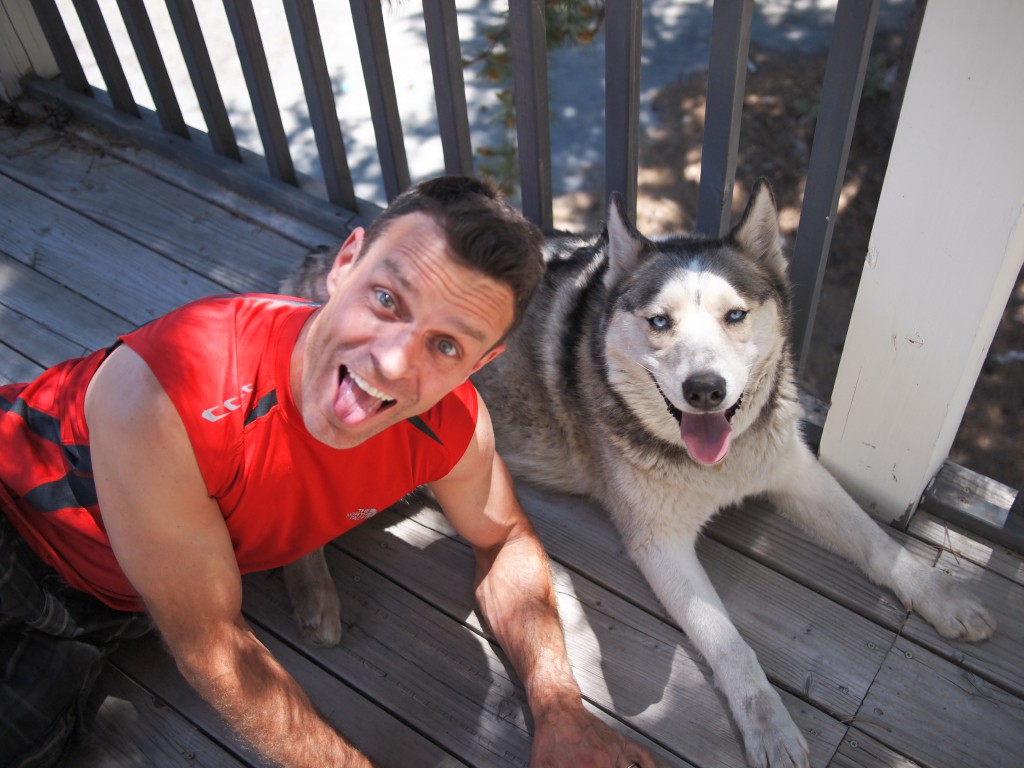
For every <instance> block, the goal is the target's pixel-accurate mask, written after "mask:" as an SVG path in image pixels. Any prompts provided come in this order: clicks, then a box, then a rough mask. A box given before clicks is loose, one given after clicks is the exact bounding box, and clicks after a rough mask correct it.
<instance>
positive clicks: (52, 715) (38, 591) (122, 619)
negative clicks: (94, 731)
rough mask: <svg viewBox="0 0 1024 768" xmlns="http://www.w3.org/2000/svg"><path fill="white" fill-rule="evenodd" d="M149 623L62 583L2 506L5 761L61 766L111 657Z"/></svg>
mask: <svg viewBox="0 0 1024 768" xmlns="http://www.w3.org/2000/svg"><path fill="white" fill-rule="evenodd" d="M4 490H6V489H3V488H0V493H2V492H3V491H4ZM151 626H152V624H151V621H150V619H149V617H148V616H147V615H146V614H143V613H125V612H122V611H116V610H114V609H112V608H109V607H108V606H106V605H104V604H103V603H101V602H100V601H99V600H97V599H95V598H94V597H92V596H90V595H86V594H84V593H82V592H79V591H77V590H75V589H72V588H71V587H69V586H68V585H67V584H66V583H64V581H63V580H62V579H61V578H60V576H59V575H58V574H57V572H56V571H54V570H53V569H52V568H50V567H49V566H47V565H46V564H45V563H43V562H42V561H41V560H40V559H39V557H38V556H36V554H35V553H34V552H33V551H32V550H31V549H30V548H29V546H28V544H26V543H25V541H24V539H22V538H21V536H20V535H19V534H18V532H17V531H16V530H15V529H14V526H13V525H11V523H10V521H9V520H8V519H7V516H6V515H4V514H3V512H2V505H0V744H2V745H3V756H2V758H0V762H3V764H4V765H9V766H12V768H13V767H14V766H17V767H18V768H30V767H31V768H35V767H36V766H49V765H55V764H56V763H57V762H58V761H59V760H60V758H61V757H62V755H63V754H64V753H65V752H66V751H67V749H69V748H70V747H71V746H72V744H73V743H74V740H75V738H76V737H77V736H80V735H81V733H82V732H83V731H84V729H85V728H86V726H87V725H88V724H89V721H90V720H91V717H92V716H93V715H94V714H95V707H96V706H98V704H99V702H90V697H89V694H90V692H91V691H92V688H93V686H94V684H95V683H96V679H97V677H99V674H100V671H101V670H102V667H103V662H104V660H105V659H106V657H107V656H108V655H109V654H110V653H111V652H112V651H113V650H114V649H115V648H116V647H117V643H118V642H119V641H121V640H128V639H132V638H136V637H141V636H142V635H144V634H145V633H146V632H148V631H149V629H150V628H151ZM91 705H92V706H91ZM8 760H9V761H10V762H6V761H8Z"/></svg>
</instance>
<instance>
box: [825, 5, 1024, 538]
mask: <svg viewBox="0 0 1024 768" xmlns="http://www.w3.org/2000/svg"><path fill="white" fill-rule="evenodd" d="M1021 30H1024V2H1021V0H986V2H983V3H967V2H963V0H929V3H928V10H927V12H926V14H925V18H924V23H923V25H922V28H921V36H920V40H919V42H918V47H917V54H916V56H915V59H914V64H913V68H912V70H911V73H910V80H909V82H908V85H907V91H906V97H905V100H904V103H903V110H902V114H901V116H900V122H899V126H898V128H897V131H896V137H895V141H894V144H893V148H892V154H891V157H890V161H889V168H888V172H887V174H886V177H885V184H884V186H883V188H882V194H881V199H880V201H879V207H878V213H877V216H876V218H875V223H874V228H873V230H872V233H871V241H870V245H869V247H868V254H867V262H866V264H865V266H864V271H863V274H862V277H861V283H860V289H859V292H858V294H857V300H856V303H855V305H854V310H853V317H852V320H851V323H850V329H849V332H848V334H847V340H846V346H845V349H844V352H843V358H842V361H841V363H840V366H839V373H838V376H837V379H836V385H835V390H834V391H833V394H832V402H831V407H830V410H829V414H828V418H827V420H826V422H825V429H824V434H823V436H822V440H821V459H822V462H823V463H824V464H825V465H826V466H827V467H828V468H829V469H830V470H831V471H832V472H833V473H834V474H835V476H836V478H837V479H838V480H839V481H840V482H841V483H842V484H843V485H844V486H845V487H846V489H847V490H848V491H849V492H850V493H851V494H853V495H854V496H855V497H856V498H857V499H858V500H859V501H861V502H862V503H863V504H864V505H865V507H866V508H867V509H868V510H869V511H870V512H871V513H872V514H874V515H875V516H877V517H879V518H880V519H883V520H886V521H891V520H895V519H898V518H900V517H901V516H903V515H904V514H906V513H908V512H910V511H912V510H913V509H914V508H915V507H916V506H917V503H918V501H919V500H920V497H921V494H922V492H923V491H924V488H925V486H926V485H927V484H928V482H929V480H930V479H931V478H932V477H933V476H934V475H935V473H936V472H937V471H938V469H939V468H940V467H941V465H942V462H943V461H944V460H945V459H946V457H947V456H948V454H949V448H950V446H951V445H952V443H953V439H954V437H955V436H956V432H957V429H958V428H959V425H960V420H961V419H962V418H963V413H964V409H965V408H966V406H967V401H968V400H969V398H970V396H971V392H972V390H973V389H974V384H975V381H976V380H977V377H978V373H979V372H980V370H981V365H982V363H983V362H984V359H985V355H986V354H987V352H988V348H989V346H990V344H991V343H992V337H993V335H994V334H995V331H996V328H997V326H998V323H999V319H1000V317H1001V315H1002V313H1003V310H1004V308H1005V306H1006V302H1007V299H1008V298H1009V295H1010V291H1011V290H1012V288H1013V285H1014V283H1015V280H1016V277H1017V274H1018V272H1019V271H1020V268H1021V264H1022V262H1024V90H1022V88H1021V83H1022V82H1024V48H1022V47H1021V45H1020V35H1021ZM819 311H821V310H819ZM974 469H976V470H978V471H984V467H977V468H974Z"/></svg>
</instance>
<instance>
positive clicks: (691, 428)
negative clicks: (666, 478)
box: [651, 374, 743, 464]
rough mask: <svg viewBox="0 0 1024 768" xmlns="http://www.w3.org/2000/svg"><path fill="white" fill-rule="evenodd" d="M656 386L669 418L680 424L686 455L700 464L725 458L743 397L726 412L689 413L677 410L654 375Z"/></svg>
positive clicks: (715, 462) (714, 462) (680, 433)
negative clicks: (733, 423)
mask: <svg viewBox="0 0 1024 768" xmlns="http://www.w3.org/2000/svg"><path fill="white" fill-rule="evenodd" d="M651 379H652V380H654V386H656V387H657V388H658V394H660V395H661V399H662V400H664V401H665V407H666V408H667V409H668V412H669V414H670V415H671V416H672V418H673V419H675V420H676V421H677V422H678V423H679V437H680V438H681V439H682V441H683V444H684V445H685V446H686V450H687V452H688V453H689V454H690V456H691V457H692V458H693V460H694V461H696V462H699V463H700V464H717V463H719V462H720V461H722V460H723V459H724V458H725V455H726V454H727V453H728V452H729V447H730V445H731V444H732V419H733V416H735V415H736V412H737V411H738V410H739V409H740V406H741V405H742V403H743V396H742V395H740V397H739V399H737V400H736V402H735V403H733V404H732V405H731V406H729V407H728V408H726V409H725V410H724V411H714V412H711V413H686V412H684V411H681V410H680V409H679V408H676V406H675V405H673V404H672V401H671V400H669V399H668V398H667V397H665V393H664V392H663V391H662V389H661V385H660V384H658V381H657V379H655V378H654V376H653V374H652V375H651Z"/></svg>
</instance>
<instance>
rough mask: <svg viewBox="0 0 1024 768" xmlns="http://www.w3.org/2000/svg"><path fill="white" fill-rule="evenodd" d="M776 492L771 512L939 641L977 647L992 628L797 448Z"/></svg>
mask: <svg viewBox="0 0 1024 768" xmlns="http://www.w3.org/2000/svg"><path fill="white" fill-rule="evenodd" d="M791 459H792V461H791V463H790V464H789V465H787V471H786V472H785V473H782V472H778V473H776V477H777V483H778V486H777V487H776V488H775V489H773V490H772V491H771V492H770V493H769V494H768V497H769V500H770V501H772V502H773V503H774V505H775V506H776V508H778V510H779V511H780V512H782V513H783V514H784V515H786V516H787V517H789V518H790V519H791V520H793V521H794V522H795V523H797V524H798V525H800V526H801V527H802V528H804V529H805V530H806V531H807V532H808V533H810V534H812V535H813V536H815V537H816V538H817V539H818V540H819V541H821V542H822V543H823V544H824V545H826V546H827V547H829V548H831V549H832V550H833V551H835V552H837V553H838V554H840V555H842V556H843V557H845V558H846V559H848V560H850V561H851V562H852V563H853V564H854V565H856V566H857V567H858V568H860V569H861V570H862V571H863V572H864V573H865V575H866V576H867V577H868V578H869V579H871V580H872V581H873V582H875V583H876V584H878V585H879V586H883V587H887V588H888V589H891V590H892V591H893V592H895V593H896V596H897V597H898V598H899V599H900V601H901V602H902V603H903V605H904V606H905V607H906V608H907V609H908V610H911V611H914V612H915V613H917V614H919V615H920V616H921V617H922V618H924V619H925V620H926V621H928V622H929V623H930V624H931V625H932V626H934V627H935V629H936V630H937V631H938V633H939V634H940V635H942V636H943V637H947V638H950V639H952V640H962V641H966V642H977V641H979V640H984V639H986V638H987V637H989V636H990V635H991V634H992V632H993V631H995V628H996V621H995V619H994V618H993V617H992V615H991V614H990V613H989V612H988V611H987V610H986V609H985V608H984V606H982V605H981V603H980V602H978V600H977V599H975V598H974V597H973V596H972V595H971V594H969V593H968V592H967V591H966V590H965V589H964V588H963V587H962V586H961V585H960V584H959V583H957V582H956V580H955V579H954V578H952V577H951V576H949V575H948V574H947V573H945V571H943V570H942V569H939V568H932V567H930V566H928V565H927V564H926V563H924V562H922V561H921V560H920V559H918V558H917V557H915V556H914V555H913V554H911V553H910V552H908V551H907V550H906V549H904V548H903V547H901V546H900V545H899V544H898V543H897V542H896V541H895V539H893V538H892V537H891V536H889V535H888V534H887V533H886V532H885V531H884V530H882V528H881V526H879V525H878V523H877V522H875V521H874V520H872V519H871V517H869V516H868V514H867V512H865V511H864V510H863V509H861V507H860V505H859V504H857V502H855V501H854V500H853V499H852V498H851V497H850V495H849V494H848V493H846V491H845V490H843V488H842V486H840V485H839V483H838V481H837V480H836V479H835V478H834V477H832V475H831V474H829V472H828V470H826V469H825V468H824V467H823V466H822V465H821V464H819V463H818V461H817V459H816V458H815V457H814V455H813V454H812V453H811V452H810V450H809V449H807V448H806V447H805V446H804V445H803V444H799V445H798V446H797V447H796V448H795V449H794V455H793V456H792V457H791Z"/></svg>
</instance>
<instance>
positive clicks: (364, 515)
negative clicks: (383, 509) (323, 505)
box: [345, 508, 377, 523]
mask: <svg viewBox="0 0 1024 768" xmlns="http://www.w3.org/2000/svg"><path fill="white" fill-rule="evenodd" d="M376 514H377V510H376V509H373V508H370V509H360V510H359V511H358V512H349V513H348V514H347V515H345V517H346V518H348V519H349V520H352V521H353V522H356V523H361V522H363V521H364V520H369V519H370V518H371V517H373V516H374V515H376Z"/></svg>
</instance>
